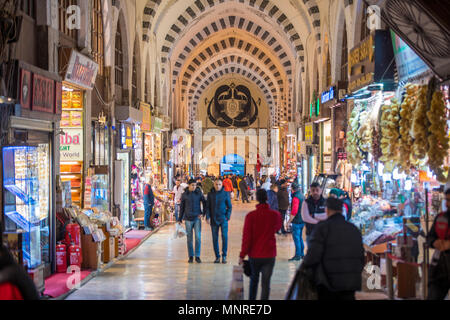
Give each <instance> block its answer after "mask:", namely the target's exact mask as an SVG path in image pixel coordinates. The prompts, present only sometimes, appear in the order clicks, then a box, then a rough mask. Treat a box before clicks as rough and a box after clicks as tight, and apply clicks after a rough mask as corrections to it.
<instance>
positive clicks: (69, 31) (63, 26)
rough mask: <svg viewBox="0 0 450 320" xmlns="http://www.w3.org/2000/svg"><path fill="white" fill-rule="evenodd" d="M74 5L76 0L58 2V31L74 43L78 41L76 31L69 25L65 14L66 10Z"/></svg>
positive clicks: (67, 15)
mask: <svg viewBox="0 0 450 320" xmlns="http://www.w3.org/2000/svg"><path fill="white" fill-rule="evenodd" d="M76 5H77V0H58V9H59V10H58V11H59V15H58V16H59V31H60V32H61V33H63V34H65V35H66V36H68V37H69V38H72V39H73V40H75V41H77V39H78V30H77V29H76V28H72V27H71V26H70V25H69V23H68V22H69V17H70V16H69V14H68V13H67V9H68V8H69V7H70V6H76Z"/></svg>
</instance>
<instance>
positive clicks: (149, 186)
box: [144, 178, 155, 231]
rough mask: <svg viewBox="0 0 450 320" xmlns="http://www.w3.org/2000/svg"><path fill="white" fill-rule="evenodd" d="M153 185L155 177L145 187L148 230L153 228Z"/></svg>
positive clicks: (146, 225)
mask: <svg viewBox="0 0 450 320" xmlns="http://www.w3.org/2000/svg"><path fill="white" fill-rule="evenodd" d="M152 185H153V178H150V179H149V181H148V183H147V184H146V185H145V187H144V210H145V212H144V227H145V230H147V231H149V230H152V227H151V225H150V223H151V221H150V219H151V217H152V213H153V207H154V206H155V195H154V194H153V190H152Z"/></svg>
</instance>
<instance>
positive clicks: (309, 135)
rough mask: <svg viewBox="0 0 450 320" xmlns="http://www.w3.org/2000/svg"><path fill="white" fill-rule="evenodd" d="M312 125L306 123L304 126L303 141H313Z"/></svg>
mask: <svg viewBox="0 0 450 320" xmlns="http://www.w3.org/2000/svg"><path fill="white" fill-rule="evenodd" d="M313 126H314V125H313V124H312V123H311V124H307V125H306V126H305V142H309V143H311V142H313V141H314V127H313Z"/></svg>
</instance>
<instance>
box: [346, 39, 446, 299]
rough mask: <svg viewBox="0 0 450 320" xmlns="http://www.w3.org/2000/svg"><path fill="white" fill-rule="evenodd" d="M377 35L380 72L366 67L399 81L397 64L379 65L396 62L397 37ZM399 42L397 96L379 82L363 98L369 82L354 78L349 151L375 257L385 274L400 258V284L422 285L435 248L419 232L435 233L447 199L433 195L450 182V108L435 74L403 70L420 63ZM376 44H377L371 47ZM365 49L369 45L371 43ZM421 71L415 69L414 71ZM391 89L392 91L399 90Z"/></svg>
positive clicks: (407, 293) (358, 216)
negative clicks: (448, 167)
mask: <svg viewBox="0 0 450 320" xmlns="http://www.w3.org/2000/svg"><path fill="white" fill-rule="evenodd" d="M377 37H380V35H378V31H377V34H374V35H372V36H371V38H372V39H376V40H375V42H374V43H376V46H378V45H380V46H381V49H380V48H377V47H376V46H375V48H373V50H372V45H367V49H368V51H367V57H368V58H369V57H371V55H372V54H374V55H375V57H374V58H373V59H372V58H369V60H373V61H375V66H374V67H372V68H375V69H370V66H367V65H366V67H365V70H372V72H373V74H372V75H377V74H383V75H384V78H383V80H386V79H390V77H392V78H391V79H393V71H392V70H390V69H389V68H388V69H386V67H387V65H389V63H387V64H380V65H377V64H376V63H377V61H378V62H379V61H383V58H382V57H378V56H377V54H381V53H380V51H383V52H384V53H383V54H386V53H387V54H388V57H386V61H391V60H392V59H394V55H393V53H391V54H390V53H389V45H388V44H390V48H391V49H392V42H391V34H390V33H389V32H383V34H382V36H381V37H382V39H384V40H383V41H381V40H380V39H379V38H377ZM392 39H393V43H394V48H395V50H394V53H395V60H396V63H397V69H398V70H399V71H400V73H399V79H400V83H399V85H398V88H397V90H396V91H395V92H394V91H389V90H386V85H385V83H381V82H380V81H381V78H377V77H376V76H374V77H373V78H372V81H373V83H369V84H368V88H367V87H366V88H365V89H363V91H362V92H361V91H360V90H359V86H364V85H367V83H364V82H361V83H360V84H359V82H358V81H359V80H355V79H354V77H355V76H356V75H352V80H351V81H352V83H353V85H352V88H353V90H359V91H358V92H356V93H354V100H353V103H354V107H353V111H352V115H351V117H350V121H349V132H348V135H347V136H348V145H347V150H346V151H347V155H348V159H349V161H350V162H351V163H352V165H353V171H352V175H351V182H352V189H353V200H354V210H353V218H352V222H353V223H354V224H355V225H357V226H358V227H359V228H360V229H361V232H362V234H363V242H364V245H365V248H366V252H367V256H368V257H369V258H371V259H372V260H373V261H375V262H376V263H377V264H379V265H380V266H382V267H383V268H384V264H385V263H386V261H392V260H393V259H394V260H395V262H394V267H396V270H397V275H396V277H397V280H398V281H399V282H401V281H407V282H408V283H414V284H415V281H416V280H417V279H418V278H417V277H415V274H416V273H417V265H415V264H414V263H417V262H419V263H420V262H421V261H424V262H425V265H422V267H425V268H426V263H427V262H429V254H428V250H427V249H426V247H425V246H422V245H421V244H420V243H419V239H418V236H419V233H420V232H421V230H424V232H425V234H427V232H428V230H429V227H430V223H431V221H432V216H433V215H434V214H436V213H437V212H439V211H440V210H441V208H440V205H441V202H440V199H439V198H438V199H433V196H434V197H438V195H439V192H437V191H436V192H431V193H430V192H428V190H431V189H435V190H440V191H442V190H443V184H444V183H446V182H447V181H448V172H446V171H444V170H443V169H444V165H445V163H448V155H449V153H448V152H449V131H448V123H447V119H448V117H447V115H448V112H449V105H448V100H446V99H445V92H443V91H442V89H445V88H442V87H440V86H439V84H438V83H437V82H436V81H435V79H434V78H432V77H431V75H430V73H429V72H428V71H427V68H424V69H423V70H421V71H420V72H416V71H417V69H416V68H413V69H415V71H414V72H409V73H408V72H406V73H405V72H402V71H401V70H406V69H408V68H406V69H405V67H404V66H405V65H406V64H408V63H409V62H411V61H412V60H416V59H417V58H418V57H417V56H416V57H414V55H409V56H408V55H404V54H401V53H402V52H403V53H404V52H405V51H406V50H410V49H409V48H407V47H406V46H405V45H404V44H402V43H400V42H399V39H398V38H397V37H396V36H395V35H392ZM371 41H374V40H370V39H369V40H366V42H365V43H369V44H370V43H372V42H371ZM380 43H381V44H380ZM383 43H384V45H382V44H383ZM363 47H366V45H365V44H364V43H363ZM400 47H402V48H401V50H399V48H400ZM355 50H356V51H355ZM358 50H360V49H358V48H356V49H354V50H352V52H351V59H350V60H351V61H352V65H353V66H356V69H359V67H358V64H359V63H360V62H358V59H361V58H360V57H364V55H361V54H357V53H356V52H358ZM411 53H412V51H411V52H410V54H411ZM411 58H413V59H412V60H411ZM383 66H384V67H383ZM402 66H403V67H402ZM418 66H419V64H417V63H414V67H418ZM377 68H379V69H377ZM380 68H381V69H380ZM413 69H410V70H413ZM352 70H353V69H352ZM360 76H361V77H362V78H366V75H360ZM369 78H370V77H368V79H369ZM355 83H356V84H357V85H356V86H355V85H354V84H355ZM387 87H388V88H390V90H392V85H391V84H388V85H387ZM383 89H384V90H383ZM444 91H445V90H444ZM434 141H436V143H434ZM430 142H431V143H430ZM441 194H442V193H441ZM426 203H428V204H429V206H428V207H427V206H426ZM430 215H431V217H430ZM393 257H394V258H393ZM383 276H386V273H383ZM397 293H398V296H399V297H402V298H412V297H415V295H416V292H415V287H413V288H410V289H405V287H403V288H399V290H398V292H397Z"/></svg>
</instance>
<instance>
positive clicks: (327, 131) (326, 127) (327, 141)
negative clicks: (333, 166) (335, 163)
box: [323, 121, 333, 161]
mask: <svg viewBox="0 0 450 320" xmlns="http://www.w3.org/2000/svg"><path fill="white" fill-rule="evenodd" d="M323 133H324V145H323V152H324V153H326V154H331V152H332V148H333V146H332V142H331V121H327V122H325V123H324V124H323ZM330 161H331V160H330Z"/></svg>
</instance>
